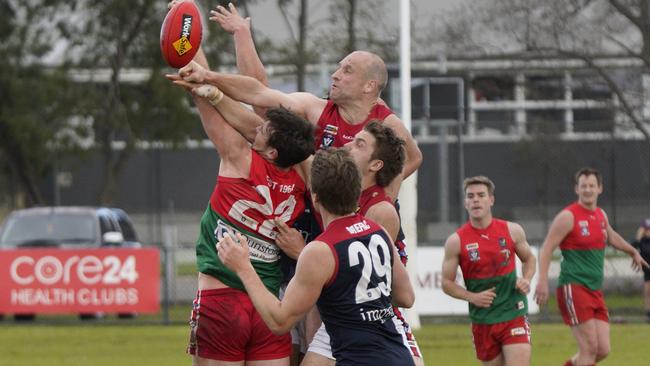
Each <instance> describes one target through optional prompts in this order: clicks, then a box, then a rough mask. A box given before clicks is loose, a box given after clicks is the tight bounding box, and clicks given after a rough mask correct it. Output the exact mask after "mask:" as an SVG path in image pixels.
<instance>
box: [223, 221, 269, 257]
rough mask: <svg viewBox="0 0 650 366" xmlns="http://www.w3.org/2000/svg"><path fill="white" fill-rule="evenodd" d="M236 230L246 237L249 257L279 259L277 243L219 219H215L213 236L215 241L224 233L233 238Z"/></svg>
mask: <svg viewBox="0 0 650 366" xmlns="http://www.w3.org/2000/svg"><path fill="white" fill-rule="evenodd" d="M236 232H239V233H240V234H242V235H243V236H244V238H246V242H247V243H248V252H249V257H250V259H252V260H257V261H260V262H265V263H273V262H277V261H278V260H279V259H280V248H278V246H277V245H275V244H273V243H271V242H268V241H266V240H263V239H260V238H256V237H253V236H251V235H248V234H246V233H243V232H241V231H239V230H237V229H236V228H234V227H232V226H230V225H228V224H226V223H225V222H223V221H221V220H219V221H217V228H216V229H214V236H215V238H216V239H217V241H219V240H221V239H223V237H224V234H226V233H227V234H228V235H230V236H231V237H233V238H235V237H236V236H235V233H236Z"/></svg>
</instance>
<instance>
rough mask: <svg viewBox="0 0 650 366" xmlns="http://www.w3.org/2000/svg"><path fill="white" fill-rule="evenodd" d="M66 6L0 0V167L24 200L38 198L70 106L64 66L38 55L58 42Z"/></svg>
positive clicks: (44, 1)
mask: <svg viewBox="0 0 650 366" xmlns="http://www.w3.org/2000/svg"><path fill="white" fill-rule="evenodd" d="M69 9H70V7H69V5H68V4H67V2H65V1H52V0H50V1H48V0H34V1H18V0H1V1H0V69H2V73H0V150H2V154H3V155H4V157H6V159H2V162H1V163H0V164H1V165H2V167H1V168H0V169H1V170H2V171H8V172H9V174H10V175H12V176H13V177H15V178H14V179H13V180H14V181H16V182H18V184H19V185H20V186H21V187H22V191H23V192H24V193H25V196H26V197H25V198H26V204H29V205H31V204H40V203H44V198H43V194H42V192H41V189H40V187H39V182H40V181H41V180H42V179H43V178H44V177H45V175H46V174H47V173H48V169H49V167H50V165H51V163H52V158H53V154H51V153H50V152H51V149H52V148H53V142H54V140H55V135H56V133H57V131H58V130H59V129H60V128H61V127H62V126H63V125H64V124H65V116H66V115H67V112H68V110H69V109H71V108H73V106H74V104H73V103H74V97H75V96H74V94H73V93H71V91H70V89H69V88H68V86H69V82H68V80H67V78H66V77H65V72H66V67H65V66H66V65H61V66H50V65H49V64H48V63H47V60H46V59H45V58H44V57H45V56H46V55H48V54H49V53H50V52H52V51H53V50H54V48H55V46H58V45H59V44H58V42H57V38H58V37H59V36H60V35H61V32H60V27H61V24H62V23H63V22H65V18H64V17H63V16H61V14H65V13H66V12H67V11H68V10H69ZM58 147H59V146H57V148H58Z"/></svg>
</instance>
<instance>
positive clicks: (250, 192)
mask: <svg viewBox="0 0 650 366" xmlns="http://www.w3.org/2000/svg"><path fill="white" fill-rule="evenodd" d="M306 189H307V187H306V185H305V182H304V181H303V180H302V178H301V177H300V175H299V174H298V173H297V172H296V171H295V170H294V169H289V170H287V171H283V170H280V169H279V168H278V167H277V166H275V165H274V164H272V163H270V162H268V161H266V160H265V159H264V158H262V157H261V156H260V155H259V154H258V153H257V152H255V151H253V152H252V159H251V167H250V174H249V177H248V178H246V179H244V178H228V177H222V176H219V177H218V178H217V185H216V186H215V188H214V192H213V193H212V196H211V197H210V204H209V205H208V208H207V209H206V210H205V213H204V214H203V217H202V218H201V229H200V230H201V231H200V236H199V239H198V240H197V242H196V261H197V266H198V270H199V272H201V273H205V274H208V275H210V276H213V277H215V278H217V279H219V280H220V281H221V282H223V283H225V284H226V285H228V286H230V287H232V288H237V289H241V290H243V289H244V285H243V284H242V283H241V281H240V280H239V277H237V275H236V274H235V273H233V272H232V271H230V270H229V269H228V268H226V266H224V265H223V263H222V262H221V260H219V256H218V254H217V250H216V244H217V242H218V241H219V240H220V239H221V238H223V236H224V234H225V233H229V234H230V235H231V236H232V237H235V235H234V233H235V232H240V233H241V234H242V235H244V236H245V237H246V240H247V242H248V249H249V252H250V260H251V263H252V264H253V267H254V268H255V271H256V272H257V274H258V275H259V276H260V278H261V279H262V282H264V284H265V285H266V287H267V288H268V289H269V290H270V291H271V292H273V293H275V294H277V292H278V289H279V287H280V281H281V277H282V273H281V271H280V265H279V259H280V248H279V247H278V246H277V245H276V244H275V237H276V236H277V234H278V232H277V229H276V226H275V222H274V219H275V218H279V219H281V220H283V221H284V222H286V223H287V225H289V226H291V225H293V222H294V221H295V220H296V218H297V217H298V216H299V215H300V214H301V213H302V212H303V211H304V209H305V201H304V197H305V192H306Z"/></svg>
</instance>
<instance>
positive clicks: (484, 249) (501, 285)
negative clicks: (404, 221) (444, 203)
mask: <svg viewBox="0 0 650 366" xmlns="http://www.w3.org/2000/svg"><path fill="white" fill-rule="evenodd" d="M456 233H457V234H458V236H459V237H460V269H461V271H462V272H463V278H464V280H465V287H466V288H467V290H468V291H471V292H481V291H485V290H488V289H490V288H492V287H494V288H495V291H496V294H497V296H496V298H495V299H494V301H493V302H492V305H491V306H490V307H488V308H479V307H477V306H475V305H473V304H472V303H470V304H469V316H470V319H472V322H473V323H477V324H494V323H501V322H504V321H508V320H512V319H514V318H516V317H518V316H522V315H526V313H527V312H528V302H527V301H526V296H525V295H523V294H522V293H520V292H519V291H517V289H516V287H515V286H516V283H517V270H516V266H515V256H516V253H515V243H514V241H513V240H512V237H511V236H510V230H508V222H507V221H504V220H499V219H492V222H491V223H490V225H489V226H488V227H487V228H485V229H478V228H475V227H473V226H472V225H471V223H469V222H467V223H466V224H465V225H463V226H462V227H461V228H460V229H458V231H456Z"/></svg>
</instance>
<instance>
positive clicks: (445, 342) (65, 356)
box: [0, 321, 650, 366]
mask: <svg viewBox="0 0 650 366" xmlns="http://www.w3.org/2000/svg"><path fill="white" fill-rule="evenodd" d="M532 331H533V362H532V364H533V365H539V366H548V365H551V366H552V365H558V366H559V365H561V364H562V362H563V361H564V360H566V359H567V358H568V357H569V356H570V355H571V354H572V353H573V352H575V350H576V348H575V343H574V341H573V339H572V337H571V334H570V331H569V329H568V328H567V327H566V326H564V325H561V324H533V328H532ZM611 334H612V353H611V355H610V357H609V358H608V359H606V360H605V361H604V362H602V363H600V364H599V365H603V366H606V365H611V366H614V365H626V366H642V365H648V358H647V357H648V356H647V351H646V348H645V347H646V345H647V341H648V339H650V325H646V324H614V325H612V331H611ZM187 335H188V327H187V326H185V325H172V326H155V325H154V326H152V325H139V326H135V325H105V324H101V325H86V326H83V325H56V326H55V325H43V324H29V325H20V324H15V323H12V322H6V321H5V324H3V325H1V326H0V355H2V356H1V357H0V365H2V366H14V365H16V366H18V365H49V366H59V365H60V366H64V365H65V366H81V365H84V366H86V365H93V366H104V365H105V366H113V365H120V366H130V365H133V366H147V365H152V366H154V365H155V366H167V365H169V366H171V365H174V366H176V365H190V364H191V361H190V357H189V356H188V355H186V354H185V353H184V351H185V346H186V342H187ZM416 336H417V339H418V342H419V344H420V348H421V349H422V352H423V354H424V357H425V360H426V362H427V365H428V366H436V365H477V364H478V362H477V361H476V360H475V358H474V351H473V348H472V343H471V336H470V328H469V324H442V325H441V324H435V325H434V324H428V325H424V326H423V327H422V328H421V329H420V330H418V331H417V332H416Z"/></svg>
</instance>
